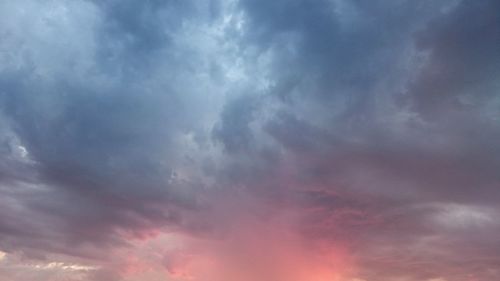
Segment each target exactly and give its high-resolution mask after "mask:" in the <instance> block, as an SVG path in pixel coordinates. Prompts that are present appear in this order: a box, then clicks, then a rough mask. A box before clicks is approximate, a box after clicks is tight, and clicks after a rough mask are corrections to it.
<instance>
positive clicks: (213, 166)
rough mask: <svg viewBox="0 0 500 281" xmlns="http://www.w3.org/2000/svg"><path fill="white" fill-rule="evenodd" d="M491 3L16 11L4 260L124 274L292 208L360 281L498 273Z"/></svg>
mask: <svg viewBox="0 0 500 281" xmlns="http://www.w3.org/2000/svg"><path fill="white" fill-rule="evenodd" d="M498 8H500V7H498V4H497V2H496V1H466V0H463V1H452V0H450V1H441V2H439V3H438V2H436V1H395V2H392V3H388V2H384V3H372V2H370V3H369V2H367V1H342V0H329V1H327V0H318V1H302V0H293V1H281V0H280V1H261V0H254V1H247V0H240V1H229V0H228V1H202V2H201V3H200V2H197V1H174V0H172V1H141V2H138V1H73V2H63V1H52V2H50V3H42V2H40V1H28V0H26V1H18V2H5V3H2V4H0V26H1V27H0V38H1V39H2V40H0V157H1V159H0V196H1V199H0V212H1V215H0V250H1V251H5V252H8V253H19V252H22V256H25V257H26V258H28V259H34V260H43V259H44V258H45V259H49V256H51V255H67V256H73V257H77V258H81V259H86V260H94V261H99V262H98V263H100V264H102V265H109V264H107V263H106V262H109V258H110V257H112V255H110V256H109V257H108V259H107V258H106V257H105V255H103V251H106V250H109V251H113V250H116V249H119V248H121V247H124V246H126V245H128V246H129V247H131V244H133V242H131V241H135V240H134V239H143V238H144V237H147V236H148V235H149V234H150V233H153V232H162V231H165V230H166V229H168V230H169V231H174V232H181V233H185V234H188V235H191V236H195V237H204V238H205V239H214V240H217V239H219V238H220V237H227V236H228V235H229V236H230V235H231V234H228V233H231V232H230V231H229V229H231V226H232V225H233V224H234V225H239V223H241V221H245V219H243V218H242V217H244V216H248V215H249V214H250V215H255V216H258V217H259V216H262V217H263V218H268V217H273V214H274V213H280V210H293V211H295V212H297V213H299V214H300V215H299V218H298V219H297V221H295V223H294V228H293V229H294V230H295V231H297V233H300V234H301V235H302V236H303V237H304V239H306V241H311V245H313V244H314V245H315V243H316V242H318V241H321V242H323V243H326V244H327V245H330V246H331V247H334V245H339V244H341V245H345V246H346V247H348V248H349V249H350V250H351V252H352V256H353V258H354V259H355V260H356V261H357V263H358V266H359V268H361V269H360V270H359V272H358V273H357V274H356V277H357V278H361V279H362V280H366V281H377V280H410V281H417V280H418V281H420V280H425V281H429V280H434V281H437V280H439V281H448V280H458V281H462V280H464V281H465V280H469V279H470V278H476V279H477V280H493V279H495V278H498V276H499V274H500V273H499V271H498V268H500V264H499V262H500V257H499V256H498V254H497V253H498V251H499V249H500V248H499V247H500V242H499V240H498V238H497V237H496V235H495V234H496V233H498V230H499V227H500V225H499V224H498V222H497V220H496V217H497V216H498V213H499V212H500V209H498V207H497V206H496V205H497V204H498V201H499V200H500V193H499V184H500V177H499V174H498V172H497V170H498V167H500V150H499V148H498V145H497V139H500V127H499V125H498V122H499V121H500V120H499V117H498V116H500V115H499V114H500V111H499V110H498V106H499V105H500V98H499V95H498V88H499V87H498V86H499V85H498V79H497V78H496V77H497V76H498V74H499V72H500V53H499V52H500V48H499V47H498V46H500V17H499V15H498V13H496V12H495V11H497V10H498ZM247 197H248V198H251V199H248V198H247ZM249 202H250V203H249ZM240 216H241V217H240ZM48 226H49V227H48ZM226 232H227V233H226ZM132 238H134V239H132ZM146 240H147V239H146ZM236 240H237V239H236ZM237 241H238V240H237ZM0 253H1V252H0ZM163 259H165V260H169V259H168V258H163ZM163 259H162V260H163ZM1 260H2V258H1V257H0V262H1ZM105 260H107V261H105ZM104 267H105V268H103V269H102V270H101V271H98V272H94V273H92V274H91V275H95V276H94V277H93V278H94V279H97V280H100V279H102V280H107V279H109V278H116V279H119V278H120V276H121V277H123V276H126V275H127V272H126V270H125V269H123V268H126V267H127V266H121V265H120V266H118V265H116V264H114V265H113V266H108V267H109V268H106V266H104ZM120 270H124V272H122V271H120ZM88 276H90V275H88ZM19 278H21V277H19ZM23 278H24V277H23ZM89 278H90V277H89ZM440 278H441V279H440ZM26 280H30V281H31V280H37V279H36V278H35V279H33V277H26ZM126 280H128V279H126Z"/></svg>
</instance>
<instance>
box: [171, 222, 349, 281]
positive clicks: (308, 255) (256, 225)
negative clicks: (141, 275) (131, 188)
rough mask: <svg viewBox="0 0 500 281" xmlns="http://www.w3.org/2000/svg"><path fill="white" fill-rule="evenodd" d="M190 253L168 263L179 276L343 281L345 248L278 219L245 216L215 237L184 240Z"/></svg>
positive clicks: (214, 280)
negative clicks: (306, 234)
mask: <svg viewBox="0 0 500 281" xmlns="http://www.w3.org/2000/svg"><path fill="white" fill-rule="evenodd" d="M186 242H187V244H188V245H190V247H191V250H190V251H189V252H190V253H189V254H185V255H184V258H181V259H180V260H182V262H180V263H178V264H177V265H175V263H174V264H170V265H169V270H168V271H169V272H170V277H171V278H174V279H175V280H179V281H185V280H186V281H187V280H199V281H266V280H269V281H343V280H345V279H343V278H345V276H347V275H348V274H349V273H350V271H351V269H352V266H351V262H350V260H349V258H348V255H347V254H346V253H347V251H345V249H342V247H341V246H338V247H335V248H334V247H331V246H330V247H324V246H323V247H321V246H320V245H318V243H317V242H311V241H307V240H306V239H304V238H303V237H302V236H300V235H299V234H297V233H296V232H294V231H293V229H292V228H291V226H290V225H289V224H287V223H284V222H279V221H274V220H273V221H265V222H262V221H257V220H252V221H249V220H246V221H245V222H244V223H240V224H238V226H237V227H235V228H234V229H233V230H232V231H230V233H229V234H227V235H225V236H224V237H223V238H221V239H220V240H218V241H208V240H201V239H198V240H197V239H194V240H191V241H186Z"/></svg>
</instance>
